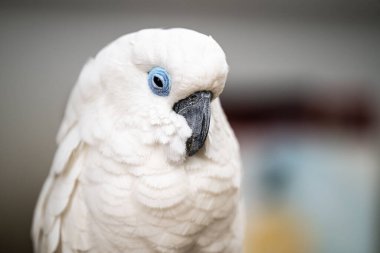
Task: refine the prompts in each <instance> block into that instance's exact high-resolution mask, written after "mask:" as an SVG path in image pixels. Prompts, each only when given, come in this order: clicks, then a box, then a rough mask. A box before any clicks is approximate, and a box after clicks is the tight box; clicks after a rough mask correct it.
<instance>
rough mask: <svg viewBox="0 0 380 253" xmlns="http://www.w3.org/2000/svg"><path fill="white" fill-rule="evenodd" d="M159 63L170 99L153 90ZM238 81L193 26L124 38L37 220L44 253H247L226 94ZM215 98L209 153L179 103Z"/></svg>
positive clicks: (83, 86)
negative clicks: (229, 81)
mask: <svg viewBox="0 0 380 253" xmlns="http://www.w3.org/2000/svg"><path fill="white" fill-rule="evenodd" d="M155 66H160V67H163V68H165V69H166V70H167V71H168V72H169V73H170V75H171V82H172V86H171V91H170V94H169V95H168V96H157V95H155V94H154V93H152V91H151V90H150V89H149V86H148V84H147V73H148V72H149V70H150V69H152V68H153V67H155ZM227 72H228V66H227V63H226V60H225V55H224V53H223V51H222V49H221V48H220V47H219V45H218V44H217V43H216V42H215V41H214V40H213V39H212V38H211V37H210V36H205V35H203V34H200V33H197V32H194V31H190V30H186V29H169V30H161V29H149V30H142V31H139V32H137V33H133V34H129V35H126V36H123V37H121V38H119V39H117V40H116V41H114V42H113V43H111V44H110V45H108V46H107V47H106V48H104V49H103V50H102V51H100V53H99V54H98V55H97V56H96V57H95V58H94V59H91V60H89V62H88V63H87V64H86V65H85V66H84V68H83V70H82V73H81V74H80V77H79V79H78V82H77V84H76V86H75V87H74V89H73V91H72V94H71V97H70V99H69V102H68V105H67V109H66V113H65V117H64V120H63V122H62V125H61V128H60V130H59V133H58V137H57V142H58V145H59V146H58V149H57V152H56V154H55V158H54V161H53V164H52V167H51V171H50V174H49V176H48V178H47V179H46V182H45V184H44V186H43V189H42V191H41V194H40V197H39V200H38V203H37V206H36V210H35V214H34V220H33V228H32V237H33V242H34V247H35V252H40V253H53V252H61V253H68V252H100V253H107V252H112V253H115V252H228V253H234V252H241V250H242V239H243V224H242V221H243V218H242V207H241V200H240V196H239V188H240V180H241V168H240V167H241V165H240V157H239V147H238V143H237V141H236V138H235V136H234V134H233V132H232V130H231V128H230V126H229V124H228V122H227V120H226V117H225V115H224V113H223V110H222V108H221V105H220V102H219V98H218V96H219V95H220V93H221V92H222V90H223V88H224V84H225V81H226V77H227ZM196 91H211V92H212V94H213V100H212V102H211V104H210V108H211V119H210V127H209V132H208V136H207V139H206V141H205V143H204V147H203V148H202V149H201V150H199V151H198V152H197V153H196V154H195V155H193V156H188V155H187V154H186V140H187V139H188V138H189V137H190V136H191V135H192V130H191V128H190V127H189V125H188V124H187V122H186V120H185V118H184V117H183V116H181V115H179V114H177V113H176V112H174V111H173V109H172V108H173V105H174V104H175V103H176V102H177V101H179V100H181V99H183V98H185V97H187V96H189V95H190V94H192V93H194V92H196Z"/></svg>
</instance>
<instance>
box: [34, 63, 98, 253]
mask: <svg viewBox="0 0 380 253" xmlns="http://www.w3.org/2000/svg"><path fill="white" fill-rule="evenodd" d="M93 65H94V62H93V61H92V60H90V61H89V62H88V63H87V64H86V65H85V67H84V68H83V70H82V73H81V75H80V77H79V79H78V82H77V84H76V86H75V87H74V89H73V92H72V94H71V96H70V99H69V102H68V105H67V108H66V112H65V117H64V120H63V122H62V124H61V128H60V131H59V133H58V137H57V142H58V149H57V151H56V153H55V157H54V160H53V163H52V166H51V169H50V173H49V175H48V177H47V179H46V181H45V183H44V185H43V188H42V190H41V193H40V196H39V199H38V202H37V206H36V209H35V212H34V218H33V225H32V239H33V243H34V250H35V252H39V253H52V252H56V251H57V249H58V247H59V245H61V246H60V247H64V244H65V245H67V242H69V243H70V245H71V250H70V251H64V252H75V251H76V250H86V249H88V248H89V247H90V245H89V241H88V234H86V231H85V229H83V228H85V227H86V226H84V224H83V222H86V220H87V219H86V215H87V210H86V207H85V205H84V204H83V201H82V198H81V194H80V185H79V181H78V178H79V175H80V173H81V170H82V167H83V165H82V159H83V154H84V153H85V149H86V145H85V144H84V142H83V138H82V136H81V135H83V134H82V133H81V131H80V127H79V125H80V124H79V119H80V117H79V115H80V112H81V111H82V110H83V108H84V107H85V105H86V104H88V103H89V101H90V100H91V97H92V96H94V94H92V93H95V92H92V91H94V89H91V88H92V87H90V86H91V85H92V86H93V87H95V85H93V84H95V82H96V81H97V80H96V76H94V73H95V71H94V70H93ZM91 71H92V72H93V73H91ZM74 210H75V212H74ZM65 216H70V218H69V219H64V217H65ZM69 222H70V223H69ZM63 228H65V229H63ZM65 242H66V243H65Z"/></svg>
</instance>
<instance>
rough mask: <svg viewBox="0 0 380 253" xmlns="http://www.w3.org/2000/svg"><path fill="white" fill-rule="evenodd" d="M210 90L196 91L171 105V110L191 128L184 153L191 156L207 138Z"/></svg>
mask: <svg viewBox="0 0 380 253" xmlns="http://www.w3.org/2000/svg"><path fill="white" fill-rule="evenodd" d="M211 99H212V93H211V92H210V91H197V92H195V93H193V94H191V95H190V96H188V97H187V98H184V99H182V100H180V101H178V102H177V103H175V105H174V106H173V110H174V111H175V112H176V113H178V114H179V115H182V116H183V117H185V119H186V121H187V124H188V125H189V127H190V128H191V130H192V135H191V136H190V138H189V139H187V141H186V153H187V155H188V156H192V155H194V154H195V153H197V152H198V150H200V149H201V148H202V147H203V145H204V143H205V141H206V138H207V133H208V129H209V126H210V116H211V112H210V102H211Z"/></svg>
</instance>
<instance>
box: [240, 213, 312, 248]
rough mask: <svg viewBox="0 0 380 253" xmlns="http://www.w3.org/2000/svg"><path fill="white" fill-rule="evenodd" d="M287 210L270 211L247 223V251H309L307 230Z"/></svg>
mask: <svg viewBox="0 0 380 253" xmlns="http://www.w3.org/2000/svg"><path fill="white" fill-rule="evenodd" d="M299 222H300V221H297V220H295V219H293V218H292V217H291V216H290V215H289V214H288V213H285V212H270V213H267V214H265V215H261V216H260V217H256V218H255V219H254V220H253V221H251V222H249V223H248V225H247V233H246V242H245V252H246V253H309V252H310V250H309V249H308V247H307V246H308V245H307V242H306V235H305V231H302V229H301V226H299Z"/></svg>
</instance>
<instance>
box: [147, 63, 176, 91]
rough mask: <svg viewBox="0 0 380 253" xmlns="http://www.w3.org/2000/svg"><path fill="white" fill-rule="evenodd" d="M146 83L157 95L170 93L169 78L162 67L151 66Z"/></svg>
mask: <svg viewBox="0 0 380 253" xmlns="http://www.w3.org/2000/svg"><path fill="white" fill-rule="evenodd" d="M148 84H149V88H150V89H151V90H152V92H153V93H154V94H156V95H158V96H162V97H166V96H168V95H169V93H170V88H171V78H170V75H169V73H168V72H167V71H166V70H165V69H164V68H161V67H154V68H152V69H151V70H150V71H149V72H148Z"/></svg>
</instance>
